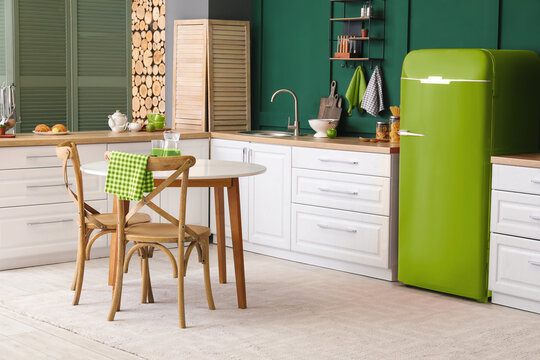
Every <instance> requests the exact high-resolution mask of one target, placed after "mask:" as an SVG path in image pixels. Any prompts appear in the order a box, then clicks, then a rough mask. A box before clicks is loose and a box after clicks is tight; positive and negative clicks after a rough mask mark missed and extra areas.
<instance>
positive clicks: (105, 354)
mask: <svg viewBox="0 0 540 360" xmlns="http://www.w3.org/2000/svg"><path fill="white" fill-rule="evenodd" d="M0 358H1V359H6V360H8V359H9V360H19V359H85V360H86V359H88V360H104V359H119V360H123V359H126V360H127V359H141V358H140V357H138V356H136V355H132V354H129V353H127V352H125V351H122V350H117V349H114V348H112V347H110V346H107V345H104V344H101V343H99V342H96V341H93V340H89V339H86V338H84V337H83V336H80V335H77V334H75V333H72V332H70V331H67V330H64V329H60V328H57V327H54V326H51V325H48V324H46V323H44V322H41V321H38V320H33V319H31V318H27V317H24V316H21V315H18V314H15V313H13V312H11V311H9V310H6V309H4V308H1V307H0Z"/></svg>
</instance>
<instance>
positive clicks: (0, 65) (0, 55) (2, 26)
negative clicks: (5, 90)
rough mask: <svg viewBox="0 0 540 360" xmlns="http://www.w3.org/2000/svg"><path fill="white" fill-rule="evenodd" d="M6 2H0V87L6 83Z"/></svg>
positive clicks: (4, 0)
mask: <svg viewBox="0 0 540 360" xmlns="http://www.w3.org/2000/svg"><path fill="white" fill-rule="evenodd" d="M6 30H7V29H6V0H0V85H1V84H2V83H4V81H6V75H7V66H6V52H7V49H6V38H7V31H6Z"/></svg>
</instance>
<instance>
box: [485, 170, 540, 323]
mask: <svg viewBox="0 0 540 360" xmlns="http://www.w3.org/2000/svg"><path fill="white" fill-rule="evenodd" d="M492 184H493V185H492V187H493V191H492V195H491V238H490V254H489V289H490V290H491V291H492V298H491V301H492V302H493V303H495V304H501V305H506V306H510V307H515V308H518V309H523V310H528V311H533V312H537V313H540V169H538V168H531V167H520V166H509V165H498V164H494V165H493V182H492Z"/></svg>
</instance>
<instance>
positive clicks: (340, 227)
mask: <svg viewBox="0 0 540 360" xmlns="http://www.w3.org/2000/svg"><path fill="white" fill-rule="evenodd" d="M292 211H293V214H292V221H293V224H292V229H293V234H292V242H291V248H292V250H293V251H297V252H302V253H307V254H312V255H318V256H323V257H327V258H331V259H339V260H342V261H348V262H353V263H358V264H363V265H369V266H374V267H380V268H387V267H388V264H389V258H388V254H389V218H388V217H385V216H377V215H369V214H362V213H354V212H350V211H342V210H333V209H327V208H321V207H313V206H306V205H298V204H293V207H292Z"/></svg>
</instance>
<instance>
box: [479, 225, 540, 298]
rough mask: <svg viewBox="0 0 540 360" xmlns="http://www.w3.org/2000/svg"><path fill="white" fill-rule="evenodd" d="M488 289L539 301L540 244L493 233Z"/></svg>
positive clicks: (539, 242)
mask: <svg viewBox="0 0 540 360" xmlns="http://www.w3.org/2000/svg"><path fill="white" fill-rule="evenodd" d="M489 261H490V264H489V289H490V290H493V291H497V292H501V293H504V294H508V295H514V296H518V297H523V298H527V299H531V300H536V301H540V241H534V240H527V239H522V238H517V237H512V236H506V235H500V234H491V245H490V257H489Z"/></svg>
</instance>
